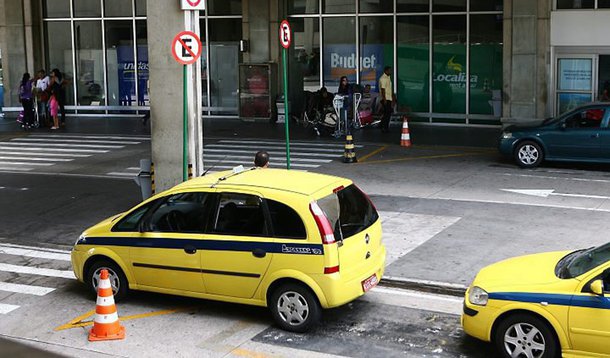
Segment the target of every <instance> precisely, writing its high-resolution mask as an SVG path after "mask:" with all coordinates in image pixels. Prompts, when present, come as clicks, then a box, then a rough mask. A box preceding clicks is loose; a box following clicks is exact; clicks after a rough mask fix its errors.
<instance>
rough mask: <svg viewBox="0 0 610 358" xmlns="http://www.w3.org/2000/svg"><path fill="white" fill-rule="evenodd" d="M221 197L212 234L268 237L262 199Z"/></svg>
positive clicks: (231, 195)
mask: <svg viewBox="0 0 610 358" xmlns="http://www.w3.org/2000/svg"><path fill="white" fill-rule="evenodd" d="M219 196H220V197H219V200H218V205H217V206H216V210H215V216H214V222H213V225H212V229H211V230H209V231H210V233H212V234H224V235H235V236H268V230H267V223H266V221H265V215H264V210H263V205H262V204H263V201H262V199H261V198H259V197H258V196H255V195H248V194H237V193H222V194H220V195H219Z"/></svg>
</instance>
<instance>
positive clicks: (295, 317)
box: [277, 291, 309, 326]
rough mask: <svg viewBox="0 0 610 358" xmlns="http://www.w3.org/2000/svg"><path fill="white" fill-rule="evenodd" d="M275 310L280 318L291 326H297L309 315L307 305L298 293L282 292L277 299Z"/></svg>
mask: <svg viewBox="0 0 610 358" xmlns="http://www.w3.org/2000/svg"><path fill="white" fill-rule="evenodd" d="M277 311H278V313H279V314H280V317H281V318H282V320H283V321H284V322H286V323H288V324H290V325H291V326H298V325H300V324H302V323H303V322H305V320H307V318H308V317H309V305H308V304H307V300H306V299H305V297H303V296H302V295H301V294H300V293H298V292H294V291H287V292H284V293H283V294H282V295H281V296H280V298H279V299H278V300H277Z"/></svg>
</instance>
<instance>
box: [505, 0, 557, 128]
mask: <svg viewBox="0 0 610 358" xmlns="http://www.w3.org/2000/svg"><path fill="white" fill-rule="evenodd" d="M550 11H551V0H542V1H531V0H505V1H504V106H503V112H504V116H503V117H504V119H503V120H504V121H506V122H516V121H517V122H518V121H520V120H527V119H531V118H544V117H547V116H548V113H547V103H548V101H549V98H548V88H549V79H550V63H549V59H550V14H551V13H550Z"/></svg>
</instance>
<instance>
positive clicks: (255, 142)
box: [219, 139, 363, 148]
mask: <svg viewBox="0 0 610 358" xmlns="http://www.w3.org/2000/svg"><path fill="white" fill-rule="evenodd" d="M219 142H220V143H234V144H270V145H286V144H285V143H284V142H279V141H264V140H248V139H245V140H235V139H223V140H220V141H219ZM293 145H296V146H306V147H325V148H343V147H344V145H343V144H335V143H309V142H294V141H290V146H293ZM354 147H356V148H362V147H363V146H362V145H355V146H354Z"/></svg>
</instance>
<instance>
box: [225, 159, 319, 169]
mask: <svg viewBox="0 0 610 358" xmlns="http://www.w3.org/2000/svg"><path fill="white" fill-rule="evenodd" d="M222 162H223V163H235V164H242V165H243V166H244V167H246V166H253V165H252V163H247V162H245V161H243V160H232V159H231V158H227V159H226V160H223V161H222ZM273 164H276V165H282V164H284V166H285V165H286V161H285V160H274V161H273V163H272V165H271V166H273ZM290 166H291V167H295V168H317V167H319V166H320V165H315V164H297V163H291V164H290Z"/></svg>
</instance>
